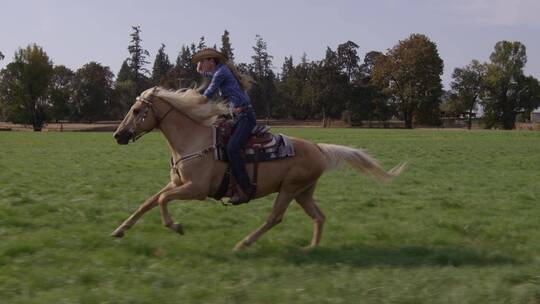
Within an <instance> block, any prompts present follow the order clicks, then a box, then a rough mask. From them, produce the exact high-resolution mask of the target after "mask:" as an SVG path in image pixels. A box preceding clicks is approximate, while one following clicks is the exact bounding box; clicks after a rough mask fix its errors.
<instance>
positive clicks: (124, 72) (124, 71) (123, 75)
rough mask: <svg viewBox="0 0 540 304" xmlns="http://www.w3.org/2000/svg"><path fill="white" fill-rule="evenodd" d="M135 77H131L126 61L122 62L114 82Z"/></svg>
mask: <svg viewBox="0 0 540 304" xmlns="http://www.w3.org/2000/svg"><path fill="white" fill-rule="evenodd" d="M134 78H135V77H134V76H133V73H132V71H131V68H130V67H129V64H128V59H126V60H124V62H123V63H122V66H121V67H120V71H118V76H116V81H117V82H121V81H126V80H133V79H134Z"/></svg>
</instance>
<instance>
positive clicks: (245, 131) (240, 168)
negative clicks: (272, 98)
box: [227, 113, 256, 196]
mask: <svg viewBox="0 0 540 304" xmlns="http://www.w3.org/2000/svg"><path fill="white" fill-rule="evenodd" d="M255 124H256V121H255V115H254V114H252V113H241V114H240V115H239V117H238V120H237V121H236V123H235V129H234V133H233V134H232V136H231V138H230V139H229V143H228V144H227V156H228V157H229V162H230V165H231V171H232V174H233V175H234V178H235V179H236V182H237V183H238V184H239V185H240V187H241V188H242V190H243V191H244V193H245V194H246V195H248V196H249V195H250V194H251V191H252V184H251V181H250V179H249V176H248V174H247V172H246V165H245V162H244V159H243V158H242V155H241V152H240V151H241V149H242V147H243V146H244V145H245V144H246V142H247V141H248V139H249V138H250V136H251V131H252V130H253V128H254V127H255Z"/></svg>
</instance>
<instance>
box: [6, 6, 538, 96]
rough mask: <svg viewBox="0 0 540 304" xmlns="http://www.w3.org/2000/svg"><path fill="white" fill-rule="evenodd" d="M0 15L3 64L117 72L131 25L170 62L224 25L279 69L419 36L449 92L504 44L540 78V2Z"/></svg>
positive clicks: (39, 9)
mask: <svg viewBox="0 0 540 304" xmlns="http://www.w3.org/2000/svg"><path fill="white" fill-rule="evenodd" d="M0 9H1V11H0V51H1V52H3V53H4V55H5V56H6V58H5V59H4V60H3V61H0V68H2V67H4V66H5V65H6V64H7V63H9V61H11V59H12V58H13V54H14V52H15V51H16V50H17V49H18V48H19V47H25V46H27V45H28V44H30V43H37V44H38V45H40V46H42V47H43V48H44V50H45V51H46V52H47V54H48V55H49V57H51V59H52V61H53V62H54V64H63V65H66V66H67V67H69V68H71V69H77V68H79V67H81V66H82V65H83V64H85V63H88V62H90V61H97V62H99V63H101V64H103V65H106V66H109V67H110V68H111V70H112V71H113V72H114V73H117V72H118V70H119V68H120V66H121V64H122V62H123V60H124V59H125V58H127V56H128V55H129V54H128V51H127V45H128V43H129V40H130V37H129V34H130V33H131V26H132V25H139V26H141V29H142V34H141V35H142V39H143V47H144V48H146V49H147V50H148V51H149V52H150V61H153V59H154V56H155V54H156V52H157V50H158V49H159V47H160V45H161V43H164V44H165V45H166V52H167V53H168V54H169V57H170V58H171V61H174V60H175V59H176V57H177V55H178V51H179V50H180V48H181V46H182V45H183V44H186V45H187V44H190V43H191V42H198V40H199V37H201V36H205V38H206V41H207V44H208V45H213V44H217V45H218V47H219V46H220V43H221V35H222V34H223V31H224V30H225V29H227V30H228V31H229V32H230V36H231V42H232V46H233V48H234V54H235V58H236V62H249V61H250V60H251V55H252V53H253V49H252V46H253V45H254V42H255V35H257V34H259V35H261V36H262V37H263V39H264V40H265V41H266V42H267V44H268V51H269V53H270V54H271V55H273V56H274V60H273V64H274V67H275V70H276V71H277V72H279V70H280V69H281V65H282V63H283V59H284V57H285V56H289V55H292V56H293V58H294V59H295V62H298V60H299V58H300V57H301V56H302V54H303V53H304V52H305V53H306V54H307V57H308V60H320V59H322V58H323V57H324V53H325V50H326V47H327V46H329V47H331V48H332V49H335V48H336V47H337V46H338V45H339V44H340V43H343V42H346V41H347V40H351V41H354V42H355V43H356V44H358V45H359V46H360V48H359V55H360V56H361V60H363V57H364V55H365V53H367V52H369V51H372V50H376V51H382V52H386V50H388V49H389V48H392V47H393V46H394V45H396V44H397V43H398V41H399V40H404V39H406V38H407V37H408V36H409V35H410V34H412V33H421V34H425V35H427V36H428V37H429V38H430V39H431V40H432V41H433V42H435V43H436V44H437V47H438V50H439V54H440V56H441V58H442V59H443V60H444V75H443V84H444V85H445V87H447V88H448V84H449V83H450V81H451V75H452V71H453V70H454V68H456V67H463V66H465V65H467V64H468V63H470V62H471V60H473V59H477V60H480V61H481V62H485V61H488V60H489V55H490V54H491V52H492V50H493V47H494V45H495V43H496V42H497V41H500V40H510V41H520V42H522V43H523V44H525V45H526V47H527V55H528V63H527V65H526V67H525V73H526V74H528V75H533V76H535V77H536V78H540V39H539V37H540V35H539V34H540V18H537V16H536V15H537V14H538V12H540V0H431V1H429V0H408V1H406V0H402V1H398V0H378V1H373V0H370V1H363V0H356V1H354V0H333V1H331V0H311V1H309V0H271V1H269V0H267V1H258V0H250V1H244V0H239V1H235V0H228V1H223V0H220V1H214V0H190V1H182V0H178V1H173V0H153V1H139V0H131V1H128V0H114V1H113V0H107V1H104V0H94V1H88V0H86V1H82V0H69V1H68V0H18V1H11V0H3V1H2V2H1V4H0ZM149 68H151V67H150V66H149Z"/></svg>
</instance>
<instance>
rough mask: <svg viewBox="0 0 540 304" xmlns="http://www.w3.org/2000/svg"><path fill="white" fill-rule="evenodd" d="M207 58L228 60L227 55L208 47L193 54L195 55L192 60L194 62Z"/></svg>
mask: <svg viewBox="0 0 540 304" xmlns="http://www.w3.org/2000/svg"><path fill="white" fill-rule="evenodd" d="M207 58H217V59H218V60H219V61H221V62H225V61H227V57H225V55H223V54H222V53H220V52H218V51H216V50H215V49H213V48H206V49H202V50H200V51H198V52H197V53H195V54H193V57H191V61H193V63H197V62H199V61H201V60H203V59H207Z"/></svg>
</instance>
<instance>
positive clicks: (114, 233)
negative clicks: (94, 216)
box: [111, 230, 124, 238]
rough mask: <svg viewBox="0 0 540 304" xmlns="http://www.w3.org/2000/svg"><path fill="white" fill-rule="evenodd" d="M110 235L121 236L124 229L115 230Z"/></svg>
mask: <svg viewBox="0 0 540 304" xmlns="http://www.w3.org/2000/svg"><path fill="white" fill-rule="evenodd" d="M111 236H113V237H117V238H121V237H123V236H124V231H122V230H115V231H114V232H113V233H111Z"/></svg>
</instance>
